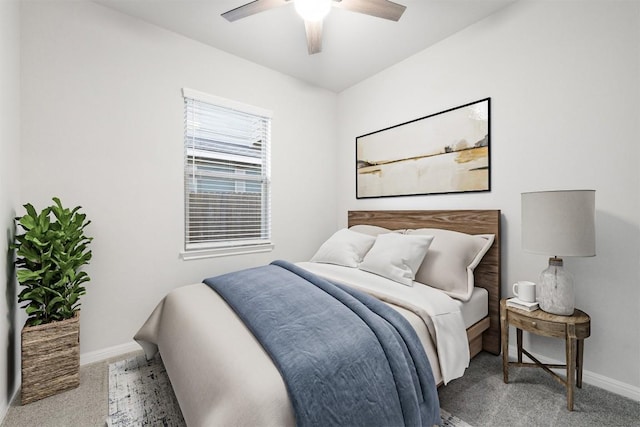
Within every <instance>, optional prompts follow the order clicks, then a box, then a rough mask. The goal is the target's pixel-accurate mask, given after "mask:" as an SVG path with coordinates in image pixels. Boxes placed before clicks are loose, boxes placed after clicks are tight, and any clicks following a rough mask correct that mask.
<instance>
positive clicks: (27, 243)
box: [12, 197, 93, 404]
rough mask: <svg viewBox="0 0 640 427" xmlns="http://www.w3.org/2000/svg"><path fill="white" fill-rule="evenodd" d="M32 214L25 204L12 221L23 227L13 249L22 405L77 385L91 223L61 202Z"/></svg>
mask: <svg viewBox="0 0 640 427" xmlns="http://www.w3.org/2000/svg"><path fill="white" fill-rule="evenodd" d="M53 201H54V204H53V205H51V206H48V207H46V208H44V209H43V210H42V211H41V212H39V213H38V212H36V210H35V208H34V207H33V206H32V205H31V204H29V203H27V204H26V205H24V208H25V209H26V212H27V213H26V214H25V215H24V216H22V217H20V218H16V220H17V221H18V225H19V226H20V227H21V228H22V230H21V231H23V233H22V234H17V235H16V237H15V242H14V244H13V245H12V247H13V248H14V249H15V250H16V260H15V265H16V269H17V279H18V282H19V283H20V285H22V286H23V288H22V290H21V292H20V293H19V295H18V301H19V302H20V303H26V304H25V305H23V306H22V308H25V309H26V313H27V315H28V316H29V317H28V318H27V321H26V323H25V326H24V327H23V329H22V346H21V350H22V392H21V396H22V404H26V403H30V402H33V401H35V400H39V399H42V398H44V397H47V396H50V395H53V394H56V393H59V392H61V391H64V390H68V389H70V388H74V387H77V386H78V385H79V384H80V375H79V371H80V297H81V296H82V295H84V294H85V293H86V289H85V287H84V284H85V283H86V282H88V281H89V275H88V274H87V273H86V272H84V271H81V269H82V267H83V266H84V265H85V264H88V263H89V260H91V250H89V248H88V246H89V243H90V242H91V240H93V239H92V238H91V237H87V236H86V235H85V234H84V229H85V227H86V226H87V225H89V224H90V223H91V221H89V220H87V219H86V215H85V214H82V213H79V212H78V211H79V210H80V209H81V207H80V206H78V207H76V208H74V209H73V210H69V209H67V208H64V207H63V206H62V203H61V202H60V199H58V198H57V197H54V198H53Z"/></svg>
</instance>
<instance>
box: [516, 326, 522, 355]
mask: <svg viewBox="0 0 640 427" xmlns="http://www.w3.org/2000/svg"><path fill="white" fill-rule="evenodd" d="M516 341H517V343H518V363H522V329H520V328H516Z"/></svg>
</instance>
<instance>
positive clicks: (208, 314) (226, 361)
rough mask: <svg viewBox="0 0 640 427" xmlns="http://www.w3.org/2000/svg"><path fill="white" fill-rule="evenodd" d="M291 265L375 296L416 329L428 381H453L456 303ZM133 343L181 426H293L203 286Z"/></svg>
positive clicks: (250, 351) (171, 302)
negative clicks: (156, 362)
mask: <svg viewBox="0 0 640 427" xmlns="http://www.w3.org/2000/svg"><path fill="white" fill-rule="evenodd" d="M297 265H299V266H300V267H303V268H306V269H307V270H309V271H312V272H314V273H317V274H320V275H321V276H325V277H327V278H330V279H332V280H336V281H339V282H342V283H347V284H349V285H350V286H354V287H356V288H358V289H361V290H363V291H365V292H368V293H370V294H372V295H374V296H377V297H378V298H380V299H381V300H383V301H385V302H387V303H389V304H390V305H391V306H392V307H393V308H395V309H396V310H398V311H399V312H400V313H401V314H402V315H403V316H404V317H405V318H407V320H408V321H409V322H410V323H411V324H412V326H413V327H414V329H415V330H416V332H417V334H418V337H419V338H420V340H421V342H422V344H423V346H424V348H425V351H426V353H427V356H428V357H429V360H430V362H431V366H432V368H433V374H434V378H435V380H436V383H440V382H441V381H443V382H445V383H446V382H448V381H450V380H452V379H454V378H456V377H458V376H461V375H462V374H463V372H464V369H465V368H466V367H467V366H468V363H469V349H468V342H467V337H466V331H465V329H466V328H465V320H463V313H462V312H461V307H462V305H461V304H458V303H457V302H456V301H455V300H453V299H452V298H450V297H449V296H447V295H445V294H444V293H442V292H440V291H438V290H436V289H433V288H430V287H428V286H424V285H421V286H414V287H408V286H402V285H399V284H397V283H393V282H389V281H388V280H387V279H384V278H382V277H379V276H376V275H373V274H371V273H367V272H363V271H361V270H358V269H349V268H346V267H338V266H331V265H329V264H316V263H298V264H297ZM340 268H342V269H345V271H341V270H340ZM345 274H346V277H345ZM363 278H364V279H366V280H365V282H362V280H363ZM348 282H352V283H348ZM473 323H475V322H473ZM134 338H135V340H136V341H138V342H139V343H140V345H141V346H142V347H143V349H144V350H145V353H146V355H147V357H152V356H153V355H154V354H155V353H156V352H157V351H159V352H160V354H161V356H162V359H163V362H164V364H165V367H166V369H167V373H168V374H169V378H170V380H171V383H172V386H173V389H174V391H175V394H176V397H177V399H178V402H179V404H180V408H181V409H182V412H183V415H184V418H185V421H186V422H187V425H189V426H214V425H216V426H217V425H238V426H240V425H245V426H254V425H261V426H268V425H273V426H293V425H294V424H295V420H294V417H293V410H292V407H291V403H290V401H289V398H288V396H287V390H286V386H285V384H284V381H283V380H282V377H281V376H280V374H279V372H278V370H277V368H276V367H275V365H274V364H273V362H272V361H271V359H270V358H269V356H268V355H267V353H266V352H265V351H264V349H263V348H262V346H261V345H260V344H259V343H258V341H257V340H256V339H255V337H254V336H253V335H252V334H251V332H250V331H249V330H248V329H247V328H246V327H245V326H244V324H243V323H242V321H241V320H240V319H239V318H238V316H237V315H236V314H235V313H234V312H233V310H232V309H231V308H230V307H229V306H228V305H227V304H226V302H224V300H223V299H222V298H221V297H220V296H219V295H218V294H217V293H216V292H214V291H213V290H211V289H210V288H209V287H208V286H207V285H205V284H203V283H200V284H195V285H190V286H184V287H180V288H177V289H175V290H174V291H172V292H170V293H169V294H168V295H167V296H166V297H165V298H164V299H163V300H162V301H161V302H160V303H159V304H158V306H157V307H156V309H155V310H154V311H153V313H152V314H151V315H150V317H149V319H148V320H147V321H146V322H145V324H144V325H143V326H142V328H141V329H140V330H139V331H138V333H137V334H136V335H135V337H134ZM436 343H437V345H436Z"/></svg>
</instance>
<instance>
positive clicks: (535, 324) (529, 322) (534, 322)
mask: <svg viewBox="0 0 640 427" xmlns="http://www.w3.org/2000/svg"><path fill="white" fill-rule="evenodd" d="M509 323H511V324H512V325H513V326H515V327H516V328H518V329H522V330H525V331H528V332H533V333H535V334H536V335H543V336H547V337H556V338H564V337H565V336H566V331H567V329H566V325H565V324H564V323H556V322H548V321H546V320H540V319H532V318H530V317H525V316H520V315H519V314H518V313H514V312H513V311H510V312H509Z"/></svg>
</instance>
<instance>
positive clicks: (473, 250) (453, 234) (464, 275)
mask: <svg viewBox="0 0 640 427" xmlns="http://www.w3.org/2000/svg"><path fill="white" fill-rule="evenodd" d="M423 234H424V235H430V236H433V237H434V239H433V243H432V244H431V247H430V248H429V254H428V255H427V256H426V257H425V259H424V262H423V263H422V265H421V266H420V268H419V269H418V272H417V273H416V279H415V280H416V282H419V283H424V284H426V285H429V286H432V287H434V288H438V289H441V290H442V291H444V293H446V294H447V295H449V296H450V297H452V298H456V299H458V300H460V301H469V299H470V298H471V293H472V292H473V286H474V280H473V270H474V269H475V268H476V266H477V265H478V264H479V263H480V261H481V260H482V257H483V256H484V254H485V253H487V251H488V250H489V248H490V247H491V245H492V244H493V240H494V239H495V236H494V235H493V234H478V235H471V234H465V233H459V232H457V231H450V230H441V229H435V228H421V229H419V230H407V235H409V236H417V235H423Z"/></svg>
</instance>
